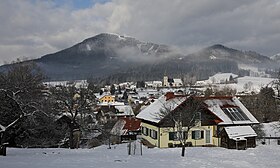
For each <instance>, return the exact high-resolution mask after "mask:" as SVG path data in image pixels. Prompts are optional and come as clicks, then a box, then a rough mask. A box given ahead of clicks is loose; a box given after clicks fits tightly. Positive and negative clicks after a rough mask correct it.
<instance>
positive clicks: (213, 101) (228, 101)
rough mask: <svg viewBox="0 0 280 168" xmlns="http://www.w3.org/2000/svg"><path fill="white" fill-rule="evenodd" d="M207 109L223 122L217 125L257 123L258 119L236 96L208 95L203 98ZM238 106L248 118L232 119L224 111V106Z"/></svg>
mask: <svg viewBox="0 0 280 168" xmlns="http://www.w3.org/2000/svg"><path fill="white" fill-rule="evenodd" d="M204 103H205V104H206V105H207V106H208V107H207V108H208V110H209V111H211V112H212V113H213V114H214V115H216V116H217V117H219V118H220V119H221V120H222V121H223V122H220V123H219V124H218V125H236V124H258V123H259V122H258V120H257V119H256V118H255V117H254V116H253V115H252V114H251V113H250V112H249V111H248V109H247V108H246V107H245V106H244V105H243V104H242V103H241V102H240V101H239V100H238V98H237V97H209V98H207V99H206V100H204ZM230 107H231V108H240V110H241V111H242V112H243V113H244V114H245V115H246V116H247V118H248V120H242V121H240V120H239V121H234V120H232V119H231V118H230V117H229V116H228V115H227V114H226V113H225V112H224V111H223V109H224V108H230Z"/></svg>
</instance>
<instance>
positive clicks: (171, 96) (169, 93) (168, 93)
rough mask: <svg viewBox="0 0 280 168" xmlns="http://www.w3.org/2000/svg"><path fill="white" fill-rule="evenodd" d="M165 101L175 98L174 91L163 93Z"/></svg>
mask: <svg viewBox="0 0 280 168" xmlns="http://www.w3.org/2000/svg"><path fill="white" fill-rule="evenodd" d="M165 97H166V101H167V100H170V99H173V98H175V95H174V92H167V93H166V94H165Z"/></svg>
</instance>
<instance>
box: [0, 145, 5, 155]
mask: <svg viewBox="0 0 280 168" xmlns="http://www.w3.org/2000/svg"><path fill="white" fill-rule="evenodd" d="M6 155H7V147H6V146H5V145H1V146H0V156H6Z"/></svg>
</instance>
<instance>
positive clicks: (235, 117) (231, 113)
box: [223, 107, 249, 121]
mask: <svg viewBox="0 0 280 168" xmlns="http://www.w3.org/2000/svg"><path fill="white" fill-rule="evenodd" d="M223 111H224V112H225V114H226V115H227V116H228V117H229V118H230V119H231V120H232V121H246V120H249V118H248V117H247V116H246V114H245V113H244V112H243V111H242V110H241V109H240V108H239V107H229V108H223Z"/></svg>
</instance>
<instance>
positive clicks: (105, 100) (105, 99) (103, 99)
mask: <svg viewBox="0 0 280 168" xmlns="http://www.w3.org/2000/svg"><path fill="white" fill-rule="evenodd" d="M99 101H100V102H103V103H114V102H115V97H114V96H111V95H106V96H103V97H101V98H100V99H99Z"/></svg>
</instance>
